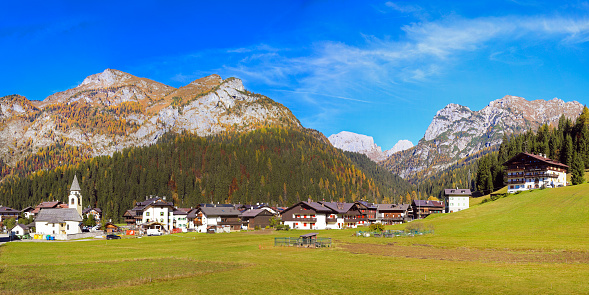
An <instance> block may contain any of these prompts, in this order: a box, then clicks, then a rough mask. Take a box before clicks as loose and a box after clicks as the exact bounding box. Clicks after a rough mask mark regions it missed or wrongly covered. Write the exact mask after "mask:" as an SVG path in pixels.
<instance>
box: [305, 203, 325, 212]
mask: <svg viewBox="0 0 589 295" xmlns="http://www.w3.org/2000/svg"><path fill="white" fill-rule="evenodd" d="M301 203H303V204H305V205H307V206H309V207H311V208H313V210H315V211H322V212H330V211H331V209H330V208H329V207H326V206H324V205H322V204H321V203H318V202H301Z"/></svg>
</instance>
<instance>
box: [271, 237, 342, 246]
mask: <svg viewBox="0 0 589 295" xmlns="http://www.w3.org/2000/svg"><path fill="white" fill-rule="evenodd" d="M274 246H288V247H292V246H296V247H307V248H323V247H331V238H314V239H305V238H293V237H286V238H274Z"/></svg>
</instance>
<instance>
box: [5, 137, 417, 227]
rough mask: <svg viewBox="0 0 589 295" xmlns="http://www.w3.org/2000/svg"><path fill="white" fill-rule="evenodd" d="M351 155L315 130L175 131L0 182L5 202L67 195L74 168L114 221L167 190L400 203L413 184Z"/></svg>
mask: <svg viewBox="0 0 589 295" xmlns="http://www.w3.org/2000/svg"><path fill="white" fill-rule="evenodd" d="M351 157H352V158H354V159H355V162H356V163H358V164H355V162H354V161H352V160H351V159H350V158H349V157H348V156H346V154H344V153H343V152H342V151H340V150H338V149H336V148H333V147H332V146H330V145H328V144H326V143H325V142H323V141H321V140H320V139H318V138H317V136H316V134H315V132H313V131H311V130H298V129H280V128H261V129H259V130H255V131H251V132H248V133H223V134H220V135H216V136H209V137H198V136H196V135H192V134H189V133H183V134H175V133H169V134H167V135H165V136H163V137H162V138H161V139H160V141H159V142H158V144H156V145H152V146H148V147H141V148H127V149H124V150H123V151H121V152H115V153H114V154H113V155H112V156H102V157H96V158H92V159H88V160H85V161H81V162H79V163H77V164H72V165H68V166H60V167H57V168H55V169H53V170H42V171H39V172H36V173H34V174H31V175H28V176H24V177H19V176H8V177H6V178H5V179H4V181H3V182H2V183H1V185H0V203H1V204H3V205H5V206H10V207H14V208H17V209H21V208H23V207H26V206H34V205H36V204H38V203H39V202H41V201H47V200H52V199H57V200H62V201H64V200H65V199H66V197H67V194H68V189H69V186H70V184H71V181H72V179H73V177H74V174H76V175H77V176H78V179H79V181H80V186H81V188H82V196H83V205H84V207H86V206H98V207H100V208H102V210H103V213H104V216H105V218H107V219H113V221H120V220H121V219H122V218H121V217H122V215H123V213H124V212H125V210H127V209H130V208H131V207H132V206H133V204H134V203H135V202H136V201H140V200H143V199H144V198H145V196H148V195H159V196H168V197H169V199H172V200H173V201H174V203H175V205H176V206H179V207H191V206H195V205H196V204H198V203H203V202H220V203H255V202H269V203H271V204H273V205H274V204H278V205H284V206H288V205H291V204H293V203H295V202H298V201H300V200H306V199H307V198H312V199H314V200H334V201H336V200H337V201H355V200H361V199H362V200H367V201H371V202H381V201H383V200H387V201H393V202H396V201H398V200H399V196H401V195H405V194H407V193H408V191H409V189H411V188H412V186H411V185H409V184H408V183H407V182H405V181H404V180H402V179H400V178H398V177H394V176H391V175H390V174H389V173H388V172H386V171H380V170H379V169H380V168H377V167H376V165H375V164H372V165H369V164H368V163H367V162H369V160H368V159H367V158H366V159H361V157H355V156H351ZM373 166H374V167H373ZM365 171H366V172H365ZM385 172H386V173H385Z"/></svg>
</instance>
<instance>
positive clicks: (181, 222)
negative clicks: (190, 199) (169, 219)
mask: <svg viewBox="0 0 589 295" xmlns="http://www.w3.org/2000/svg"><path fill="white" fill-rule="evenodd" d="M191 210H192V208H178V209H176V210H174V212H173V215H174V223H173V227H174V228H179V229H181V230H182V231H183V232H186V231H188V212H190V211H191Z"/></svg>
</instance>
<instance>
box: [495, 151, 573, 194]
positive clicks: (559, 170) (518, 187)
mask: <svg viewBox="0 0 589 295" xmlns="http://www.w3.org/2000/svg"><path fill="white" fill-rule="evenodd" d="M503 165H504V166H506V174H507V175H506V182H505V184H506V185H507V192H509V193H515V192H518V191H523V190H530V189H536V188H543V187H549V188H554V187H561V186H566V185H567V182H566V179H567V170H568V168H569V167H568V166H567V165H565V164H563V163H560V162H558V161H554V160H551V159H549V158H546V157H545V155H534V154H528V153H520V154H518V155H517V156H515V157H513V158H511V159H509V160H508V161H507V162H505V163H504V164H503Z"/></svg>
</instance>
